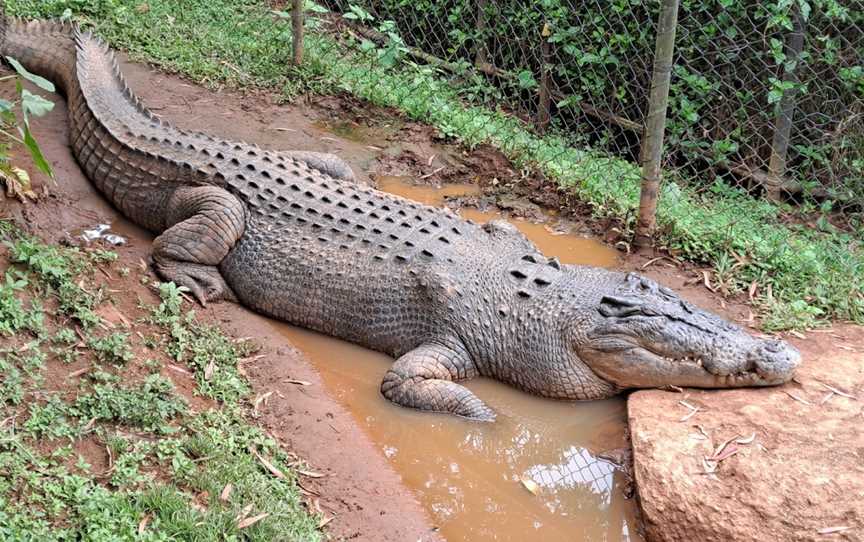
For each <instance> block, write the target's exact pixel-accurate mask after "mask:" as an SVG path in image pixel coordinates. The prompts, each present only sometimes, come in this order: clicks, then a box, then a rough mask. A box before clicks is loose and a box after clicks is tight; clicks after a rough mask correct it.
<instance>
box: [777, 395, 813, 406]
mask: <svg viewBox="0 0 864 542" xmlns="http://www.w3.org/2000/svg"><path fill="white" fill-rule="evenodd" d="M783 393H785V394H786V395H788V396H789V397H791V398H792V399H795V400H796V401H798V402H799V403H803V404H805V405H807V406H813V403H811V402H810V401H808V400H807V399H802V398H801V397H798V396H797V395H795V394H794V393H792V392H791V391H784V392H783Z"/></svg>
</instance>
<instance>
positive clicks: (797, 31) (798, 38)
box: [764, 2, 804, 201]
mask: <svg viewBox="0 0 864 542" xmlns="http://www.w3.org/2000/svg"><path fill="white" fill-rule="evenodd" d="M803 49H804V17H802V16H801V10H800V9H799V8H798V4H797V3H795V2H793V7H792V33H791V34H789V38H788V41H787V43H786V60H785V62H784V63H783V84H784V85H785V84H788V83H791V85H792V88H791V89H786V90H784V91H783V96H782V97H781V98H780V104H779V105H778V107H777V117H776V118H775V119H774V137H773V139H772V141H771V158H770V159H769V161H768V175H767V176H766V178H765V182H764V185H765V196H766V197H767V198H768V199H770V200H773V201H780V199H781V198H782V196H783V194H782V192H783V188H784V185H785V184H786V183H785V181H784V180H783V176H784V175H786V157H787V154H788V152H789V135H790V133H791V132H792V115H793V114H794V113H795V101H796V100H795V95H796V94H797V92H798V62H799V59H800V56H801V51H802V50H803Z"/></svg>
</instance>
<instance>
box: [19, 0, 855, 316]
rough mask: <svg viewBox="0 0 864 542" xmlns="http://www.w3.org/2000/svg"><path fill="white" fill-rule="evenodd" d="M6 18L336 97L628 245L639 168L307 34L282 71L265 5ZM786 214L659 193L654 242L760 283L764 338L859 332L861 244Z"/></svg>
mask: <svg viewBox="0 0 864 542" xmlns="http://www.w3.org/2000/svg"><path fill="white" fill-rule="evenodd" d="M8 5H9V8H10V12H11V13H14V14H19V15H26V16H31V17H40V16H42V17H44V16H57V15H60V14H62V13H63V12H64V11H65V10H67V9H69V10H71V11H72V12H74V13H75V14H77V15H79V16H80V17H81V18H82V20H83V21H84V22H85V23H87V24H89V25H91V26H93V27H95V29H96V31H97V32H98V33H99V34H100V35H102V36H104V37H105V38H106V39H107V40H108V41H109V42H111V43H112V45H114V46H115V47H120V48H123V49H125V50H127V51H129V52H130V54H131V55H132V56H133V58H138V59H145V60H147V61H149V62H153V63H156V64H157V65H159V66H161V67H162V68H164V69H167V70H169V71H175V72H178V73H181V74H183V75H185V76H187V77H190V78H192V79H194V80H196V81H199V82H201V83H204V84H209V85H231V86H244V87H263V88H270V89H275V90H280V89H281V90H283V91H284V93H285V95H286V96H288V97H290V96H293V95H296V94H297V93H299V92H303V91H308V90H312V91H316V92H327V91H330V90H332V89H334V88H339V89H343V90H346V91H348V92H351V93H353V94H355V95H357V96H359V97H361V98H364V99H366V100H369V101H370V102H373V103H375V104H380V105H387V106H392V107H395V108H398V109H400V110H401V111H404V112H405V113H406V114H407V115H409V116H410V117H412V118H414V119H417V120H420V121H423V122H427V123H429V124H431V125H433V126H435V127H437V129H438V130H439V131H440V132H441V133H443V134H445V135H448V136H452V137H454V138H455V139H458V140H459V141H461V142H463V143H464V144H466V145H468V146H472V145H477V144H480V143H489V144H492V145H494V146H496V147H498V148H499V149H501V150H502V151H503V152H504V153H505V154H506V155H507V156H508V157H510V158H511V159H512V160H514V162H516V163H517V164H519V165H530V166H531V167H534V168H537V169H539V170H540V171H542V172H543V173H544V174H545V175H546V176H548V177H550V178H552V179H554V180H556V181H557V182H558V183H560V184H561V185H562V186H564V187H567V188H568V189H570V190H572V191H574V192H575V193H576V194H577V195H578V197H579V198H580V199H582V200H583V201H585V202H587V203H588V204H590V205H591V207H592V208H593V210H594V213H595V214H596V215H597V216H603V217H614V218H616V219H618V220H619V221H620V223H621V225H622V229H623V230H625V231H629V230H631V228H632V226H633V224H634V223H635V216H636V208H637V205H638V191H639V169H638V167H637V166H636V165H635V164H633V163H630V162H627V161H624V160H621V159H617V158H611V157H609V156H608V155H604V154H602V153H595V152H592V151H590V150H585V149H584V148H581V149H577V148H574V147H573V146H572V145H571V143H570V142H569V140H568V138H566V137H562V136H560V135H555V134H552V135H547V136H544V137H540V136H537V135H536V134H534V133H533V132H532V131H531V130H530V129H529V127H528V126H527V125H526V124H524V123H523V122H522V121H520V120H518V119H516V118H513V117H512V116H509V115H507V114H504V113H502V112H500V111H495V110H492V109H489V108H487V107H478V106H470V105H466V101H465V100H464V99H463V96H461V95H460V93H459V90H458V89H456V88H454V87H453V86H451V85H450V84H449V83H448V82H446V81H445V80H444V79H443V78H442V77H441V76H440V74H439V73H437V72H436V70H435V69H433V68H432V67H429V66H417V65H411V64H409V63H403V62H394V61H393V60H394V58H395V57H398V53H399V51H398V47H397V48H396V49H394V48H393V47H390V48H388V49H387V50H375V49H374V47H372V48H371V50H370V47H368V45H369V44H365V45H363V47H360V48H357V49H353V50H352V49H349V48H348V46H347V45H346V44H345V43H343V42H336V41H335V39H333V38H332V37H330V36H328V35H326V34H324V33H322V32H320V31H316V29H315V28H310V32H308V34H307V40H306V59H307V60H306V65H305V66H304V67H303V68H302V69H301V70H299V71H298V70H296V69H294V68H290V65H291V59H290V52H291V48H290V41H291V40H290V24H289V23H288V22H287V21H285V20H284V19H280V18H279V17H276V16H274V15H273V14H272V13H271V12H270V11H269V10H267V9H266V7H265V6H264V2H261V1H259V0H186V1H183V2H180V1H179V0H150V1H148V2H146V3H143V2H142V3H141V4H135V3H128V2H122V1H120V0H95V1H87V2H84V1H82V0H47V1H44V0H39V1H36V0H10V1H9V2H8ZM310 24H311V25H314V24H315V21H314V20H312V21H311V22H310ZM361 48H365V49H367V50H366V51H365V52H361V51H360V50H359V49H361ZM789 210H790V209H788V208H784V207H781V206H777V205H774V204H771V203H768V202H764V201H758V200H754V199H752V198H750V197H748V196H747V195H746V194H744V193H742V192H740V191H737V190H735V189H731V188H728V187H726V186H724V185H721V184H719V183H718V184H716V185H715V186H713V187H712V188H711V190H709V191H707V192H701V193H697V192H695V191H694V190H692V189H690V188H687V187H686V186H685V185H679V184H676V183H671V182H667V183H665V185H664V189H663V191H662V193H661V200H660V204H659V211H658V222H659V225H660V227H661V230H660V234H659V236H658V239H657V242H658V244H660V245H662V246H664V247H665V248H667V249H669V250H670V251H671V252H672V253H673V254H676V255H679V256H681V257H683V258H686V259H688V260H690V261H694V262H699V263H706V264H709V265H711V266H712V267H713V268H714V271H715V277H716V279H717V280H718V282H722V284H723V287H724V289H726V290H728V291H733V292H735V291H738V292H740V291H747V290H748V289H750V287H751V285H753V284H754V283H755V284H756V285H757V286H758V289H757V292H758V294H757V298H756V299H755V303H756V305H757V307H758V308H760V309H761V314H762V315H763V316H764V320H763V325H764V327H766V328H767V329H770V330H778V329H785V328H801V327H809V326H814V325H818V324H819V323H821V322H824V321H826V320H828V319H846V320H852V321H855V322H858V323H864V255H862V247H861V240H860V239H859V238H857V237H855V236H853V235H849V234H846V233H843V232H839V231H837V230H834V229H833V228H830V227H828V228H825V229H824V231H822V230H817V229H813V228H809V227H804V226H796V225H789V224H784V223H783V220H782V216H781V215H782V214H783V213H784V212H786V211H789ZM829 226H830V225H829Z"/></svg>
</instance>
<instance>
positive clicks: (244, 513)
mask: <svg viewBox="0 0 864 542" xmlns="http://www.w3.org/2000/svg"><path fill="white" fill-rule="evenodd" d="M253 506H254V505H253V504H252V503H249V504H247V505H246V506H244V507H243V510H240V513H239V514H237V517H236V518H234V519H235V520H236V521H242V520H243V519H244V518H245V517H246V516H248V515H249V512H251V511H252V507H253Z"/></svg>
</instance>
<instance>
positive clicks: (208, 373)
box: [204, 359, 216, 381]
mask: <svg viewBox="0 0 864 542" xmlns="http://www.w3.org/2000/svg"><path fill="white" fill-rule="evenodd" d="M215 370H216V362H215V361H213V360H212V359H211V360H210V363H208V364H207V366H206V367H204V380H208V381H209V380H210V379H211V378H213V372H214V371H215Z"/></svg>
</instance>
